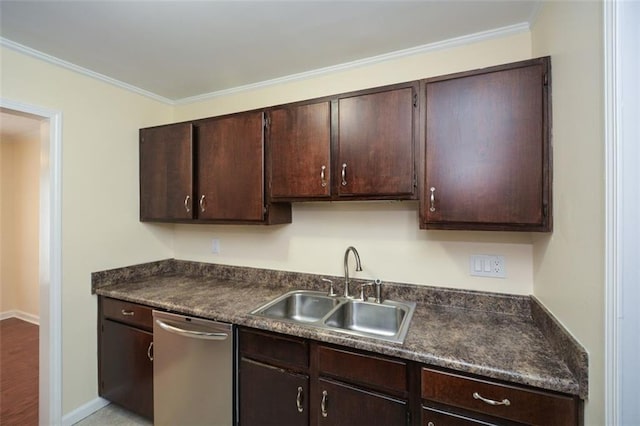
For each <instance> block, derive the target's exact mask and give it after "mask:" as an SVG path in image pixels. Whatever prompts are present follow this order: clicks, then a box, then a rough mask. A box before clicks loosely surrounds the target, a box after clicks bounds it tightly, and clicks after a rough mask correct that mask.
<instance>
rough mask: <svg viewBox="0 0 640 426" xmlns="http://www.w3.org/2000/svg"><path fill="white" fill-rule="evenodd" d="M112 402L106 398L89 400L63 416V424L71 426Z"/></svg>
mask: <svg viewBox="0 0 640 426" xmlns="http://www.w3.org/2000/svg"><path fill="white" fill-rule="evenodd" d="M110 403H111V402H110V401H109V400H106V399H104V398H100V397H98V398H96V399H94V400H93V401H89V402H87V403H86V404H84V405H82V406H80V407H78V408H76V409H75V410H73V411H72V412H70V413H67V414H65V415H64V416H62V426H71V425H74V424H76V423H78V422H79V421H80V420H82V419H84V418H85V417H88V416H90V415H92V414H93V413H95V412H96V411H98V410H99V409H101V408H103V407H106V406H107V405H109V404H110Z"/></svg>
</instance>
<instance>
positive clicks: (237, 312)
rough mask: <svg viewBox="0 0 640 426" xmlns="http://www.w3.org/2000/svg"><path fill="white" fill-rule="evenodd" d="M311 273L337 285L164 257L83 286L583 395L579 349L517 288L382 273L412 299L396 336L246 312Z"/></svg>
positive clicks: (388, 292) (306, 285)
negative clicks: (473, 287)
mask: <svg viewBox="0 0 640 426" xmlns="http://www.w3.org/2000/svg"><path fill="white" fill-rule="evenodd" d="M320 278H329V279H335V280H338V281H336V287H338V289H341V286H342V284H341V283H340V281H339V280H340V277H331V276H326V277H325V276H319V275H314V274H303V273H295V272H287V271H274V270H263V269H257V268H245V267H234V266H227V265H217V264H208V263H199V262H188V261H180V260H174V259H167V260H163V261H158V262H151V263H147V264H142V265H134V266H131V267H125V268H117V269H113V270H108V271H101V272H96V273H93V274H92V292H93V293H97V294H99V295H103V296H108V297H114V298H118V299H122V300H127V301H131V302H136V303H142V304H146V305H149V306H152V307H156V308H162V309H166V310H170V311H175V312H181V313H184V314H188V315H195V316H200V317H203V318H209V319H215V320H218V321H224V322H229V323H233V324H237V325H243V326H248V327H253V328H258V329H262V330H268V331H275V332H279V333H284V334H289V335H293V336H298V337H304V338H310V339H314V340H318V341H321V342H326V343H334V344H339V345H343V346H347V347H352V348H356V349H362V350H367V351H373V352H378V353H381V354H385V355H391V356H396V357H399V358H403V359H407V360H413V361H418V362H422V363H425V364H429V365H432V366H436V367H445V368H450V369H453V370H457V371H460V372H466V373H472V374H477V375H481V376H486V377H490V378H494V379H500V380H506V381H509V382H513V383H519V384H524V385H530V386H534V387H539V388H543V389H547V390H551V391H557V392H563V393H567V394H571V395H578V396H580V397H581V398H583V399H586V397H587V392H588V382H587V371H588V370H587V367H588V360H587V357H586V352H585V351H584V349H583V348H582V347H580V345H579V344H578V343H577V342H576V341H575V340H574V339H572V338H571V337H570V335H569V334H568V333H567V332H566V330H564V329H563V328H562V327H561V326H560V325H559V323H558V322H557V321H556V320H555V318H553V317H552V316H551V314H550V313H549V312H548V311H547V310H546V309H544V307H543V306H542V305H541V304H540V303H539V301H537V300H536V299H534V298H530V297H526V296H515V295H506V294H496V293H485V292H475V291H465V290H451V289H444V288H436V287H427V286H419V285H407V284H401V283H384V284H383V288H384V292H383V298H385V299H392V300H399V301H402V300H404V301H415V302H417V306H416V311H415V313H414V317H413V319H412V321H411V326H410V328H409V332H408V333H407V337H406V339H405V342H404V344H402V345H400V344H396V343H390V342H385V341H379V340H374V339H368V338H362V337H354V336H350V335H345V334H342V333H339V332H332V331H329V330H324V329H316V328H310V327H306V326H301V325H298V324H295V323H289V322H285V321H276V320H271V319H265V318H260V317H256V316H253V315H250V314H249V313H250V312H251V311H252V310H254V309H255V308H257V307H258V306H260V305H262V304H264V303H266V302H268V301H270V300H272V299H273V298H275V297H277V296H279V295H281V294H282V293H284V292H285V291H288V290H291V289H314V290H317V289H323V290H324V287H325V286H326V285H325V284H324V283H322V282H321V280H320ZM356 281H357V280H356ZM558 334H559V335H558ZM565 335H566V336H565ZM567 336H568V337H567Z"/></svg>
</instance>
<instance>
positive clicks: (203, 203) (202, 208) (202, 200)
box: [200, 195, 207, 213]
mask: <svg viewBox="0 0 640 426" xmlns="http://www.w3.org/2000/svg"><path fill="white" fill-rule="evenodd" d="M206 210H207V201H206V200H205V198H204V195H203V196H202V197H200V211H201V212H202V213H204V212H205V211H206Z"/></svg>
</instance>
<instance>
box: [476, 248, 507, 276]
mask: <svg viewBox="0 0 640 426" xmlns="http://www.w3.org/2000/svg"><path fill="white" fill-rule="evenodd" d="M469 274H470V275H472V276H474V277H491V278H506V277H507V271H506V264H505V260H504V256H498V255H490V254H472V255H471V256H469Z"/></svg>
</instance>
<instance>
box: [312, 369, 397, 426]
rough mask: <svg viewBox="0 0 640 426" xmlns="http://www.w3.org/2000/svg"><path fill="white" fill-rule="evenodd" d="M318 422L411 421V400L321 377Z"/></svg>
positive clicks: (340, 425)
mask: <svg viewBox="0 0 640 426" xmlns="http://www.w3.org/2000/svg"><path fill="white" fill-rule="evenodd" d="M317 384H318V391H317V392H318V393H317V395H318V397H317V398H316V399H318V400H319V401H320V410H319V412H318V416H317V424H318V425H323V426H324V425H326V426H359V425H361V426H376V425H380V426H387V425H407V424H409V423H408V419H409V407H408V404H407V401H404V400H401V399H397V398H394V397H391V396H389V395H384V394H381V393H377V392H373V391H369V390H366V389H363V388H360V387H356V386H353V385H349V384H346V383H341V382H337V381H333V380H328V379H323V378H320V379H318V382H317Z"/></svg>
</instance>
